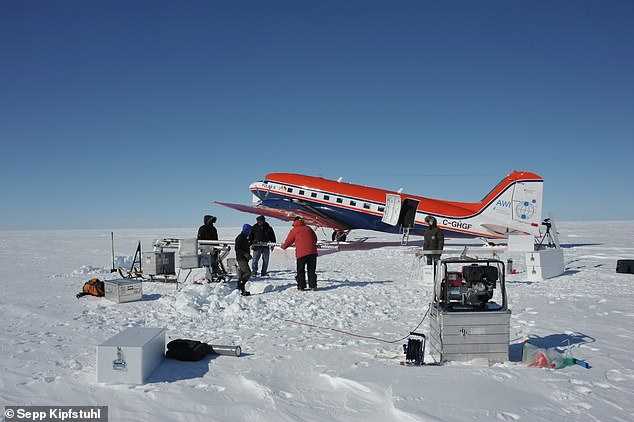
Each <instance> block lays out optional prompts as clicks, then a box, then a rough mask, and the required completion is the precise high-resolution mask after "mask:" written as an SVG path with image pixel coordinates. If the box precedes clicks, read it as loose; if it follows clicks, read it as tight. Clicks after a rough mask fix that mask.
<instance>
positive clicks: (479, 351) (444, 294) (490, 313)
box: [428, 258, 511, 362]
mask: <svg viewBox="0 0 634 422" xmlns="http://www.w3.org/2000/svg"><path fill="white" fill-rule="evenodd" d="M504 269H505V267H504V263H503V262H502V261H500V260H497V259H456V258H448V259H443V260H441V261H440V263H439V264H438V266H437V270H436V279H435V281H434V300H433V302H432V303H431V305H430V311H429V321H430V322H429V329H430V330H429V331H430V332H429V349H428V350H429V354H430V356H431V357H432V358H433V359H434V360H435V361H437V362H443V361H450V360H461V361H465V360H472V359H476V358H485V359H487V360H488V361H489V362H505V361H508V359H509V340H510V339H509V332H510V321H511V311H510V310H509V309H508V305H507V297H506V284H505V270H504Z"/></svg>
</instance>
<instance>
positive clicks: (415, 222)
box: [213, 171, 544, 242]
mask: <svg viewBox="0 0 634 422" xmlns="http://www.w3.org/2000/svg"><path fill="white" fill-rule="evenodd" d="M543 183H544V180H543V179H542V178H541V177H540V176H538V175H537V174H535V173H530V172H524V171H513V172H512V173H510V174H509V175H507V176H506V177H505V178H504V179H502V181H501V182H500V183H498V184H497V185H496V186H495V187H494V188H493V189H492V190H491V191H490V192H489V193H487V194H486V195H485V196H484V198H483V199H482V200H481V201H480V202H456V201H445V200H440V199H432V198H426V197H422V196H415V195H409V194H406V193H403V192H402V191H401V190H399V191H391V190H385V189H378V188H374V187H367V186H362V185H357V184H353V183H347V182H343V181H342V180H341V179H339V180H330V179H325V178H323V177H315V176H307V175H302V174H296V173H270V174H267V175H266V177H265V178H264V180H262V181H259V182H254V183H251V185H250V186H249V189H250V191H251V192H252V193H253V205H240V204H231V203H224V202H217V201H214V202H213V203H215V204H218V205H222V206H225V207H229V208H232V209H235V210H238V211H241V212H247V213H252V214H260V215H265V216H267V217H273V218H277V219H280V220H283V221H292V220H294V219H295V218H296V217H301V218H302V219H304V221H305V222H306V224H308V225H314V226H317V227H324V228H331V229H333V235H332V240H333V241H335V240H336V241H345V240H346V236H347V235H348V234H349V233H350V231H351V230H354V229H366V230H373V231H378V232H385V233H398V234H402V235H403V239H404V241H405V242H406V241H407V237H409V235H410V234H413V235H422V234H423V233H424V231H425V230H426V228H427V227H428V226H427V224H426V223H425V221H424V220H425V217H426V216H428V215H431V216H433V217H435V218H436V221H437V224H438V227H440V228H441V229H443V231H444V234H445V237H452V238H482V239H506V238H507V237H508V235H509V234H510V233H522V234H530V235H533V236H538V235H539V234H540V230H539V226H540V223H542V219H541V215H542V193H543Z"/></svg>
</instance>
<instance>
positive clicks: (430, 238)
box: [423, 215, 445, 265]
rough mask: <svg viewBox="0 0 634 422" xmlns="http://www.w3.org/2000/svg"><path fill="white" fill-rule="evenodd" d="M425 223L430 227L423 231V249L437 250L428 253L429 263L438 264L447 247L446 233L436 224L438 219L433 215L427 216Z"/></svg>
mask: <svg viewBox="0 0 634 422" xmlns="http://www.w3.org/2000/svg"><path fill="white" fill-rule="evenodd" d="M425 223H427V225H428V226H429V227H428V228H427V230H425V233H423V250H424V251H435V252H436V253H433V254H430V255H426V256H427V265H431V264H436V262H437V261H438V260H439V259H440V255H441V254H442V250H443V248H444V247H445V234H444V233H443V231H442V229H441V228H440V227H438V226H437V225H436V219H435V218H434V217H432V216H431V215H428V216H427V217H425Z"/></svg>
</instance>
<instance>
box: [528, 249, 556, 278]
mask: <svg viewBox="0 0 634 422" xmlns="http://www.w3.org/2000/svg"><path fill="white" fill-rule="evenodd" d="M563 273H564V251H563V250H562V249H561V248H550V249H541V250H539V251H535V252H529V253H527V254H526V280H528V281H539V280H546V279H548V278H552V277H557V276H558V275H561V274H563Z"/></svg>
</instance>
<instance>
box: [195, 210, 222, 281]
mask: <svg viewBox="0 0 634 422" xmlns="http://www.w3.org/2000/svg"><path fill="white" fill-rule="evenodd" d="M215 222H216V217H214V216H213V215H206V216H205V217H203V223H204V224H203V225H202V226H200V227H199V228H198V235H197V236H196V238H197V239H198V240H218V230H216V227H214V223H215ZM200 249H201V251H202V252H203V254H202V256H203V265H205V266H208V267H211V270H212V272H213V273H214V274H215V275H221V274H223V273H224V271H222V268H220V265H219V264H218V251H217V250H216V249H214V248H213V246H211V245H203V246H201V247H200Z"/></svg>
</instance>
